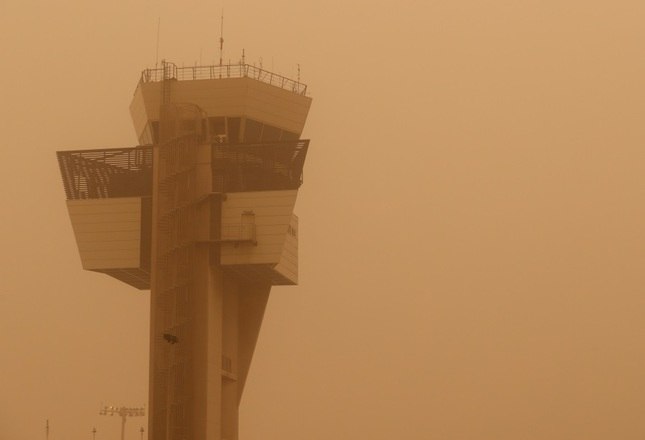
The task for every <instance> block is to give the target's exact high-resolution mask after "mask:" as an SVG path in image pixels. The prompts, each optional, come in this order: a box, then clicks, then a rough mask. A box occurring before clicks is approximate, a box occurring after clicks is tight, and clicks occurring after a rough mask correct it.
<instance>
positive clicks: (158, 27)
mask: <svg viewBox="0 0 645 440" xmlns="http://www.w3.org/2000/svg"><path fill="white" fill-rule="evenodd" d="M160 29H161V17H158V18H157V54H156V56H155V69H156V68H157V65H158V64H159V31H160Z"/></svg>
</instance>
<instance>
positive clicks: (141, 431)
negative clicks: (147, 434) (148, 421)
mask: <svg viewBox="0 0 645 440" xmlns="http://www.w3.org/2000/svg"><path fill="white" fill-rule="evenodd" d="M139 432H140V433H141V440H143V426H142V427H141V429H140V430H139Z"/></svg>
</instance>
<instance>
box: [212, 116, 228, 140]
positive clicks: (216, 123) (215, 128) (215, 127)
mask: <svg viewBox="0 0 645 440" xmlns="http://www.w3.org/2000/svg"><path fill="white" fill-rule="evenodd" d="M208 123H209V128H210V135H211V136H217V135H218V134H226V119H225V118H224V117H218V118H208Z"/></svg>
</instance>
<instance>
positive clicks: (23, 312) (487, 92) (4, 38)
mask: <svg viewBox="0 0 645 440" xmlns="http://www.w3.org/2000/svg"><path fill="white" fill-rule="evenodd" d="M221 7H222V3H221V2H210V1H209V2H206V1H197V0H192V1H183V2H170V1H157V0H141V1H127V2H126V1H112V2H88V1H80V0H75V1H72V0H60V1H56V2H50V1H43V0H41V1H18V0H3V1H2V2H1V3H0V29H1V31H0V32H1V38H0V49H1V52H0V53H1V54H2V69H1V70H0V79H1V81H0V91H1V94H0V96H1V97H2V102H1V105H0V121H1V124H2V137H3V139H2V144H3V148H2V165H3V166H2V172H1V173H0V185H1V187H2V190H1V191H0V202H1V206H2V209H3V215H2V223H1V225H2V226H1V228H0V243H2V248H1V249H2V250H0V263H1V266H0V267H1V269H0V271H1V276H0V340H1V341H2V351H1V352H0V439H1V440H34V439H41V438H42V439H44V437H45V433H44V425H45V419H47V418H49V419H50V423H51V434H50V440H82V439H91V433H90V430H91V429H92V427H93V426H96V428H97V430H98V433H97V436H96V438H97V440H103V439H110V440H112V439H117V438H118V436H119V421H118V419H116V418H109V417H102V416H99V415H98V409H99V407H100V405H101V403H102V402H103V403H105V404H115V405H140V404H143V403H146V402H147V385H148V382H147V374H148V369H147V365H148V295H149V293H148V292H144V293H141V292H139V291H136V290H134V289H133V288H131V287H129V286H127V285H125V284H122V283H119V282H117V281H115V280H114V279H111V278H109V277H107V276H103V275H99V274H96V273H91V272H83V271H82V270H81V266H80V261H79V257H78V254H77V250H76V244H75V242H74V238H73V234H72V230H71V225H70V223H69V220H68V217H67V212H66V208H65V202H64V200H65V196H64V193H63V187H62V184H61V181H60V177H59V172H58V169H57V164H56V159H55V155H54V152H55V151H56V150H61V149H75V148H92V147H104V146H106V147H121V146H132V145H134V144H135V143H136V140H135V136H134V131H133V129H132V127H131V123H130V120H129V114H128V104H129V101H130V99H131V97H132V93H133V91H134V88H135V86H136V82H137V80H138V75H139V73H140V71H141V70H142V69H143V68H145V67H150V66H153V65H154V62H155V41H156V34H157V17H161V38H160V59H161V58H166V59H168V60H171V61H174V62H176V63H177V64H178V65H181V64H182V63H183V64H184V65H192V64H194V63H195V62H197V63H199V62H200V58H201V61H202V63H203V64H210V63H212V62H214V61H215V60H216V59H217V58H218V54H217V38H218V37H219V14H220V9H221ZM224 7H225V15H226V19H225V36H224V37H225V40H226V42H225V55H224V58H225V60H227V59H229V58H230V59H231V60H233V61H237V60H238V59H239V56H240V53H241V50H242V48H246V54H247V61H248V62H250V63H253V62H255V63H256V64H259V63H260V58H262V63H263V66H264V67H265V68H268V69H269V70H274V71H276V72H278V73H282V74H284V75H286V76H292V77H295V76H296V64H297V63H300V65H301V67H302V80H303V81H304V82H306V83H307V84H309V86H310V87H309V90H310V94H311V96H312V97H313V99H314V101H313V105H312V110H311V113H310V116H309V120H308V123H307V126H306V128H305V132H304V134H303V135H304V137H306V138H311V139H312V144H311V148H310V154H309V157H308V161H307V164H306V167H305V175H304V177H305V184H304V185H303V187H302V189H301V193H300V197H299V198H298V200H299V202H298V206H297V210H296V212H297V214H298V215H299V217H300V236H301V243H300V246H301V247H300V262H301V273H300V279H301V281H300V286H298V287H291V288H274V289H273V291H272V296H271V299H270V302H269V307H268V310H267V313H266V317H265V322H264V326H263V329H262V332H261V335H260V340H259V342H258V347H257V351H256V355H255V359H254V361H253V364H252V367H251V373H250V377H249V382H248V384H247V387H246V389H245V394H244V398H243V402H242V406H241V421H240V436H241V438H242V439H245V440H295V439H310V440H323V439H325V440H327V439H371V440H392V439H403V438H405V439H419V440H425V439H441V440H444V439H446V440H452V439H455V440H456V439H464V440H469V439H477V440H517V439H523V440H524V439H526V440H533V439H549V440H559V439H562V440H571V439H581V440H583V439H584V440H596V439H597V440H600V439H602V440H605V439H621V440H630V439H634V440H635V439H642V438H643V436H645V423H643V421H642V419H643V410H644V408H645V377H644V373H643V371H645V368H644V367H645V345H644V343H643V341H644V336H645V320H644V319H643V313H644V312H645V295H644V294H643V291H644V287H645V234H643V227H644V224H645V178H644V176H643V171H644V169H645V150H644V146H645V143H644V137H645V136H644V130H643V118H644V117H645V107H644V105H643V103H644V100H645V86H644V85H643V78H645V56H644V55H643V41H644V40H643V39H644V37H645V27H643V21H644V19H645V3H643V2H642V1H637V0H633V1H627V0H617V1H613V2H609V1H600V0H586V1H581V0H549V1H537V0H535V1H533V0H530V1H522V2H518V1H503V0H490V1H485V0H484V1H483V0H452V1H427V2H420V1H419V2H417V1H406V0H403V1H399V2H392V1H388V2H385V1H363V0H361V1H345V2H343V1H324V2H323V1H312V2H307V1H293V0H275V1H272V2H266V1H257V0H247V1H244V2H230V4H229V3H228V2H227V3H226V4H225V5H224ZM142 425H143V426H145V427H147V420H144V419H143V418H138V419H137V418H133V419H130V420H129V421H128V431H127V438H128V439H130V440H136V439H139V433H138V430H139V427H140V426H142Z"/></svg>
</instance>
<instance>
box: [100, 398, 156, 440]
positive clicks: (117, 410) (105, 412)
mask: <svg viewBox="0 0 645 440" xmlns="http://www.w3.org/2000/svg"><path fill="white" fill-rule="evenodd" d="M99 414H100V415H102V416H113V415H115V414H116V415H117V416H121V440H125V420H126V418H127V417H139V416H143V415H145V408H143V407H140V408H128V407H125V406H122V407H116V406H104V407H103V409H101V411H99Z"/></svg>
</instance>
